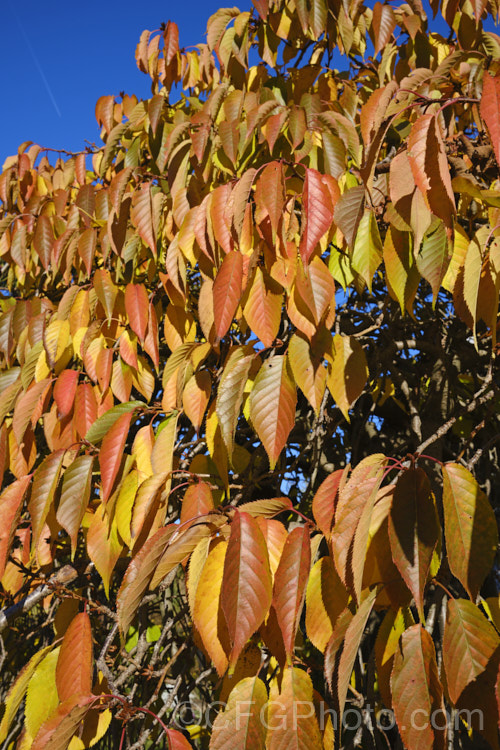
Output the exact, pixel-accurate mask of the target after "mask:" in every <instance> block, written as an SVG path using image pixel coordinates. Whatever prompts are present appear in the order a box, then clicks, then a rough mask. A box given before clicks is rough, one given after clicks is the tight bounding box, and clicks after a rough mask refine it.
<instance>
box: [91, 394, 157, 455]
mask: <svg viewBox="0 0 500 750" xmlns="http://www.w3.org/2000/svg"><path fill="white" fill-rule="evenodd" d="M146 407H147V404H145V403H144V401H127V402H126V403H125V404H117V405H116V406H113V408H112V409H109V410H108V411H107V412H106V413H105V414H103V415H102V417H99V419H97V420H96V421H95V422H94V424H93V425H92V426H91V427H90V428H89V429H88V430H87V434H86V435H85V440H88V442H89V443H94V444H96V443H99V442H100V441H101V440H102V439H103V437H104V436H105V435H106V434H107V433H108V432H109V430H110V429H111V428H112V427H113V425H114V424H115V422H117V421H118V419H120V417H121V416H123V414H129V412H131V411H135V410H136V409H145V408H146Z"/></svg>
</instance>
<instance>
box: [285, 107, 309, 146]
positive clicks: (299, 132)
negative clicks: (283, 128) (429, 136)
mask: <svg viewBox="0 0 500 750" xmlns="http://www.w3.org/2000/svg"><path fill="white" fill-rule="evenodd" d="M306 129H307V125H306V113H305V112H304V108H303V107H296V106H295V105H292V106H291V107H290V111H289V115H288V131H289V133H290V136H291V140H292V148H293V149H294V150H295V149H296V148H297V147H298V146H299V145H300V144H301V143H302V141H303V140H304V135H305V132H306Z"/></svg>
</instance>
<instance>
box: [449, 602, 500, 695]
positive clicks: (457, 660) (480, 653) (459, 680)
mask: <svg viewBox="0 0 500 750" xmlns="http://www.w3.org/2000/svg"><path fill="white" fill-rule="evenodd" d="M499 645H500V638H499V636H498V633H497V632H496V630H495V628H494V627H493V625H491V623H489V622H488V620H487V619H486V617H485V616H484V614H483V613H482V612H481V610H480V609H479V608H478V607H476V605H475V604H474V603H473V602H471V601H469V600H468V599H449V600H448V606H447V610H446V627H445V631H444V637H443V661H444V668H445V670H446V685H447V688H448V692H449V694H450V698H451V701H452V703H453V704H454V705H457V703H458V701H459V699H460V696H461V695H462V694H463V693H464V691H465V690H466V688H467V686H468V685H470V684H471V683H472V682H474V681H476V680H477V679H479V678H481V677H482V676H483V675H484V673H485V672H486V670H487V669H488V665H489V664H490V660H491V658H492V656H493V654H494V653H495V651H496V650H497V649H498V646H499ZM495 676H496V675H495Z"/></svg>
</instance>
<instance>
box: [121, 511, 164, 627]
mask: <svg viewBox="0 0 500 750" xmlns="http://www.w3.org/2000/svg"><path fill="white" fill-rule="evenodd" d="M175 531H176V526H175V525H174V524H170V526H165V527H164V528H162V529H159V530H158V531H157V532H156V534H154V536H152V537H151V539H148V541H147V542H146V543H145V544H144V546H143V547H142V548H141V549H140V550H139V552H138V553H137V555H135V557H134V558H133V560H132V561H131V562H130V563H129V566H128V568H127V570H126V572H125V575H124V576H123V581H122V583H121V586H120V589H119V591H118V594H117V597H116V610H117V613H118V622H119V624H120V629H121V631H122V633H126V632H127V631H128V629H129V627H130V624H131V622H132V620H133V619H134V616H135V614H136V612H137V610H138V608H139V605H140V603H141V600H142V598H143V596H144V594H145V593H146V591H147V590H148V586H149V584H150V582H151V579H152V577H153V574H154V571H155V570H156V567H157V565H158V563H159V561H160V559H161V557H162V555H163V553H164V552H165V549H166V547H167V545H168V543H169V540H170V538H171V537H172V534H174V533H175Z"/></svg>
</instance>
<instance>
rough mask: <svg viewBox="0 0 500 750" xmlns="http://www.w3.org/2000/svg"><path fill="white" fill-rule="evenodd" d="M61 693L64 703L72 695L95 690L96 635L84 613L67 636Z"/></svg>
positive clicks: (62, 656)
mask: <svg viewBox="0 0 500 750" xmlns="http://www.w3.org/2000/svg"><path fill="white" fill-rule="evenodd" d="M56 684H57V692H58V694H59V699H60V701H61V703H63V702H64V701H66V700H68V699H69V698H71V697H72V696H84V695H90V693H91V691H92V633H91V628H90V620H89V616H88V614H87V613H86V612H80V613H79V614H78V615H76V617H74V618H73V620H72V621H71V623H70V625H69V627H68V629H67V630H66V633H65V634H64V638H63V642H62V644H61V650H60V651H59V657H58V659H57V668H56Z"/></svg>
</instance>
